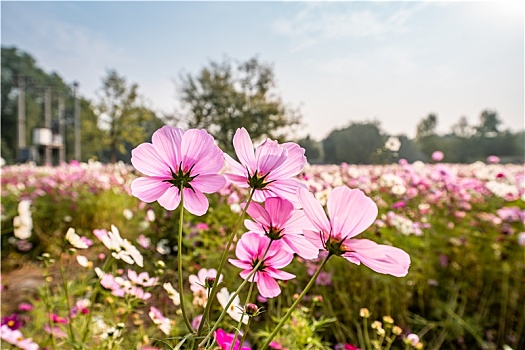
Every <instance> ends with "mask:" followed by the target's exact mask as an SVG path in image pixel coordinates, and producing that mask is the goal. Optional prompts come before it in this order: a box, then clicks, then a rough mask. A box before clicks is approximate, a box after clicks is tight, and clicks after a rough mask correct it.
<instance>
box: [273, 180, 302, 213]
mask: <svg viewBox="0 0 525 350" xmlns="http://www.w3.org/2000/svg"><path fill="white" fill-rule="evenodd" d="M298 188H304V189H306V185H305V184H304V183H302V182H301V181H299V180H298V179H285V180H274V182H272V183H271V184H269V185H268V186H266V191H268V192H271V195H267V196H268V197H282V198H285V199H287V200H289V201H290V202H292V204H293V205H294V207H296V208H300V207H301V203H300V202H299V199H298V198H297V189H298Z"/></svg>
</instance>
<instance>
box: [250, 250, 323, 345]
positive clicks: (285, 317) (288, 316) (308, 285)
mask: <svg viewBox="0 0 525 350" xmlns="http://www.w3.org/2000/svg"><path fill="white" fill-rule="evenodd" d="M331 256H332V255H331V254H330V253H328V255H327V256H326V259H324V261H323V263H322V264H321V266H319V269H317V271H316V272H315V274H314V275H313V276H312V278H311V279H310V282H308V284H307V285H306V287H305V288H304V290H303V292H302V293H301V294H300V295H299V297H298V298H297V300H296V301H295V302H294V303H293V304H292V306H290V309H289V310H288V312H287V313H286V315H284V317H283V318H282V319H281V322H279V324H278V325H277V327H275V329H274V330H273V332H272V334H270V336H269V337H268V339H266V342H265V343H264V344H263V346H262V347H261V348H260V350H264V349H266V347H267V346H268V345H269V344H270V342H271V341H272V340H273V338H275V336H276V335H277V333H278V332H279V330H280V329H281V328H282V327H283V326H284V324H285V322H286V321H288V319H289V318H290V316H291V315H292V312H294V310H295V308H296V307H297V305H298V304H299V302H301V300H302V299H303V298H304V296H305V295H306V293H308V291H309V290H310V288H312V286H313V285H314V283H315V281H316V280H317V276H319V273H320V272H321V270H322V269H323V267H324V265H325V264H326V262H327V261H328V259H330V257H331Z"/></svg>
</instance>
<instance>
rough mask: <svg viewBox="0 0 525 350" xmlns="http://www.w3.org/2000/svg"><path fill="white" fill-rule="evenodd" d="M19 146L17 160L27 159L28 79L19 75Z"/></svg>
mask: <svg viewBox="0 0 525 350" xmlns="http://www.w3.org/2000/svg"><path fill="white" fill-rule="evenodd" d="M17 129H18V148H17V160H18V161H19V162H23V161H25V160H26V159H24V158H25V155H24V151H25V149H26V81H25V77H24V76H21V75H19V76H18V128H17Z"/></svg>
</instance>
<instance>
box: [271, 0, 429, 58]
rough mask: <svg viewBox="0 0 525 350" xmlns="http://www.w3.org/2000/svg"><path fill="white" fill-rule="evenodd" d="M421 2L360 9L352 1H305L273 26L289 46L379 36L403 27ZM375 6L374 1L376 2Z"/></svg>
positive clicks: (400, 29) (295, 48) (404, 27)
mask: <svg viewBox="0 0 525 350" xmlns="http://www.w3.org/2000/svg"><path fill="white" fill-rule="evenodd" d="M421 5H423V4H417V5H410V6H402V7H400V8H398V9H396V10H395V11H393V12H392V11H371V10H369V9H360V8H358V7H357V6H356V4H355V3H347V4H345V6H344V7H341V4H319V3H316V4H311V3H310V4H307V5H306V6H305V7H304V8H303V9H302V10H301V11H299V12H298V13H297V14H296V15H295V16H294V17H293V18H281V19H279V20H277V21H276V22H274V24H273V29H274V30H275V31H276V32H277V33H279V34H282V35H284V36H287V37H288V38H290V39H291V40H292V50H294V51H298V50H301V49H303V48H306V47H311V46H314V45H316V44H317V43H319V42H321V41H323V40H327V39H337V38H364V37H375V38H381V37H383V36H385V35H386V34H389V33H401V32H404V31H406V30H407V25H406V23H407V21H408V19H409V18H410V17H411V16H412V15H413V14H414V13H415V12H416V11H418V10H419V8H420V7H421ZM376 6H377V5H376Z"/></svg>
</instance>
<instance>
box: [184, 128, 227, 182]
mask: <svg viewBox="0 0 525 350" xmlns="http://www.w3.org/2000/svg"><path fill="white" fill-rule="evenodd" d="M181 152H182V165H183V170H184V171H185V172H186V171H189V169H190V168H191V167H192V166H193V171H192V172H191V174H192V175H197V174H199V175H206V174H216V173H218V172H219V171H220V170H221V169H222V168H223V166H224V154H223V153H222V151H221V150H220V149H219V147H217V146H216V145H215V143H214V141H213V137H212V136H211V135H210V134H208V133H207V132H206V130H200V129H190V130H188V131H186V132H185V133H184V136H183V137H182V142H181Z"/></svg>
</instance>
